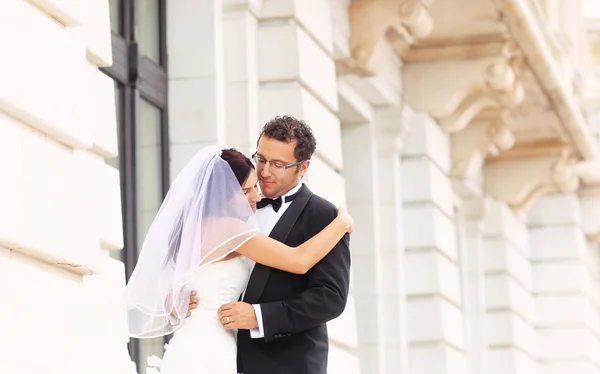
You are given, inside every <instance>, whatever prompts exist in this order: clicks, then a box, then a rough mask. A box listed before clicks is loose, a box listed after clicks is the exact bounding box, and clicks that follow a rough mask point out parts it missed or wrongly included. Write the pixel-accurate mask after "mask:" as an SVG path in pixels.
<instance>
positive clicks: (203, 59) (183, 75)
mask: <svg viewBox="0 0 600 374" xmlns="http://www.w3.org/2000/svg"><path fill="white" fill-rule="evenodd" d="M223 5H224V4H223V0H186V1H167V48H168V55H169V66H168V74H169V141H170V143H171V144H170V146H171V147H170V155H171V167H170V172H171V179H173V178H174V177H175V176H176V175H177V174H178V173H179V171H181V169H182V168H183V166H185V164H186V163H187V162H188V161H189V160H190V159H191V158H192V156H193V155H194V154H195V153H196V152H198V150H200V149H201V148H203V147H205V146H207V145H212V144H217V143H220V144H223V143H225V141H226V122H225V121H226V116H225V111H226V106H225V103H226V101H225V58H224V50H223V48H224V43H223Z"/></svg>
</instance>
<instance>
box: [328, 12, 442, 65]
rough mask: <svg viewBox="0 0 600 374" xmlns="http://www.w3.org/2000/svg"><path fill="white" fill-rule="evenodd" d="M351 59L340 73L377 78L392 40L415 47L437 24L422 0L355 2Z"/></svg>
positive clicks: (351, 36)
mask: <svg viewBox="0 0 600 374" xmlns="http://www.w3.org/2000/svg"><path fill="white" fill-rule="evenodd" d="M349 17H350V58H349V59H347V60H343V61H338V63H337V69H338V72H342V73H343V74H356V75H359V76H374V75H376V74H377V73H378V71H379V68H380V67H381V65H382V64H383V63H385V58H386V53H385V50H386V49H389V46H387V44H388V41H394V42H396V41H397V40H398V39H403V40H405V41H406V43H407V44H409V45H410V44H412V43H413V42H414V41H415V40H416V39H418V38H423V37H425V36H427V35H428V34H429V33H430V32H431V29H432V28H433V21H432V18H431V16H430V15H429V13H428V12H427V9H426V7H425V5H423V3H422V2H421V1H419V0H354V1H353V2H352V4H351V5H350V14H349Z"/></svg>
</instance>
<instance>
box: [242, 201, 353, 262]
mask: <svg viewBox="0 0 600 374" xmlns="http://www.w3.org/2000/svg"><path fill="white" fill-rule="evenodd" d="M353 226H354V223H353V222H352V218H351V217H350V216H349V215H347V213H342V211H340V214H339V215H338V217H337V218H336V219H334V220H333V222H331V223H330V224H329V225H328V226H327V227H325V228H324V229H323V230H322V231H321V232H320V233H318V234H317V235H315V236H313V237H312V238H311V239H309V240H308V241H306V242H304V243H303V244H301V245H300V246H299V247H290V246H287V245H285V244H283V243H281V242H279V241H277V240H275V239H271V238H269V237H268V236H265V235H262V234H257V235H255V236H254V237H253V238H252V239H250V240H248V241H247V242H246V243H244V245H242V246H241V247H240V248H238V249H237V252H238V253H240V254H242V255H244V256H246V257H248V258H249V259H251V260H253V261H255V262H258V263H260V264H263V265H266V266H269V267H272V268H275V269H279V270H283V271H287V272H289V273H295V274H305V273H306V272H307V271H309V270H310V269H311V268H312V267H313V266H315V264H317V263H318V262H319V261H321V260H322V259H323V257H325V256H327V254H328V253H329V252H330V251H331V250H332V249H333V247H335V245H336V244H337V243H338V242H339V241H340V240H341V239H342V237H343V236H344V235H345V234H346V233H347V232H352V229H353Z"/></svg>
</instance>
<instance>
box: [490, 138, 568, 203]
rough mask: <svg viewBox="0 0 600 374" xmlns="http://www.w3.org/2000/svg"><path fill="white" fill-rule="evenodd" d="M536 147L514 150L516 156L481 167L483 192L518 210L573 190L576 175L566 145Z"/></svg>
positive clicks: (493, 161) (500, 159)
mask: <svg viewBox="0 0 600 374" xmlns="http://www.w3.org/2000/svg"><path fill="white" fill-rule="evenodd" d="M536 148H538V149H535V150H531V151H529V152H528V151H525V152H521V151H520V150H517V151H516V152H515V153H519V154H520V157H510V155H509V156H508V157H505V156H503V157H501V158H499V159H497V160H492V161H491V162H488V163H487V164H486V165H485V167H484V178H485V179H484V184H485V190H486V192H487V193H488V194H490V195H491V196H492V197H494V198H495V199H496V200H498V201H502V202H505V203H507V204H508V205H509V206H510V207H511V208H512V209H514V210H517V211H521V210H524V209H526V208H528V207H529V206H530V205H531V204H532V203H533V202H534V201H535V200H536V199H537V198H539V197H541V196H543V195H546V194H549V193H565V192H574V191H576V190H577V188H578V187H579V176H578V175H577V161H576V159H575V158H574V157H573V155H572V153H571V151H570V150H569V149H568V148H567V147H566V146H562V147H558V146H557V147H554V146H552V147H547V148H544V147H539V146H538V147H536ZM509 153H511V152H509Z"/></svg>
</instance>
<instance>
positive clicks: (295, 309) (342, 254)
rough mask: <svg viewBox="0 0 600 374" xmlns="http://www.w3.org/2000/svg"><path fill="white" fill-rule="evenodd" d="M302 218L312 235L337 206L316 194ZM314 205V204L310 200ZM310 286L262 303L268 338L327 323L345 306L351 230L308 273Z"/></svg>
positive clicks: (332, 214) (319, 228)
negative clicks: (293, 296)
mask: <svg viewBox="0 0 600 374" xmlns="http://www.w3.org/2000/svg"><path fill="white" fill-rule="evenodd" d="M312 199H314V200H313V201H311V203H313V204H314V205H313V206H310V207H309V206H307V207H306V208H305V211H304V215H305V217H303V220H302V222H304V223H306V229H307V230H309V231H310V232H309V233H308V234H309V235H310V236H314V235H316V234H317V233H319V231H321V230H322V229H324V228H325V227H326V226H327V225H328V224H329V223H331V221H333V220H334V219H335V217H336V216H337V208H335V206H334V205H333V204H331V203H329V202H328V201H326V200H324V199H322V198H320V197H318V196H313V197H312ZM311 205H312V204H311ZM306 277H307V281H308V284H307V288H306V290H304V291H303V292H302V293H301V294H300V295H298V296H297V297H295V298H292V299H287V300H285V301H277V302H270V303H262V304H260V309H261V314H262V321H263V331H264V338H265V341H267V342H268V341H271V340H274V339H277V338H279V337H285V336H288V335H291V334H294V333H297V332H300V331H305V330H309V329H311V328H314V327H317V326H320V325H322V324H325V323H326V322H328V321H331V320H332V319H334V318H336V317H338V316H339V315H340V314H342V312H343V311H344V309H345V307H346V301H347V300H348V288H349V284H350V237H349V235H348V234H346V235H345V236H344V238H343V239H342V240H341V241H339V242H338V243H337V245H336V246H335V247H334V248H333V250H332V251H331V252H330V253H329V254H328V255H327V256H326V257H325V258H324V259H323V260H321V261H320V262H319V263H318V264H316V265H315V266H314V267H313V268H312V269H311V270H309V271H308V273H307V274H306Z"/></svg>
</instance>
